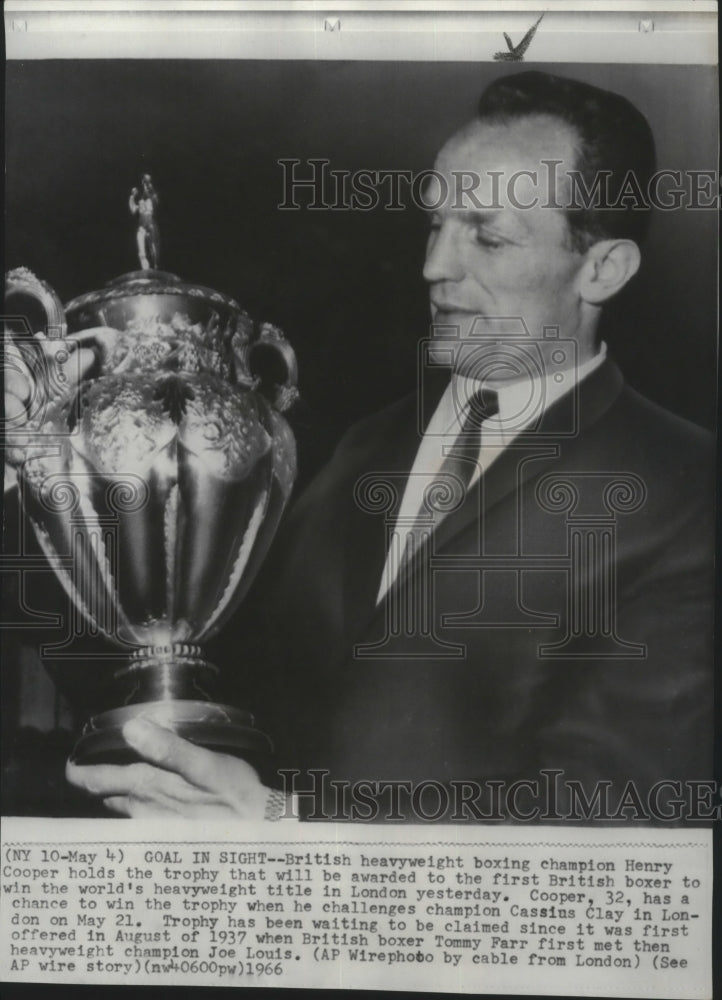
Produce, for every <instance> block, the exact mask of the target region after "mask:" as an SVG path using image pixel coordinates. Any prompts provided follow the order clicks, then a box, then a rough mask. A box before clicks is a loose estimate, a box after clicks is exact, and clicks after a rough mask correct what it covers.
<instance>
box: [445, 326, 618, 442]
mask: <svg viewBox="0 0 722 1000" xmlns="http://www.w3.org/2000/svg"><path fill="white" fill-rule="evenodd" d="M606 357H607V345H606V343H605V342H604V341H602V343H601V344H600V347H599V351H598V352H597V353H596V354H595V355H594V357H592V358H590V359H589V360H588V361H585V362H584V364H582V365H579V366H578V367H577V366H572V367H571V368H562V367H560V369H559V371H556V372H550V373H549V374H548V375H540V374H539V373H538V372H533V373H530V374H529V376H528V377H522V378H519V379H515V380H514V381H513V382H512V381H509V382H500V383H496V384H494V386H493V388H494V391H495V392H496V393H497V397H498V401H499V413H498V415H497V416H495V417H490V418H489V419H488V420H486V421H485V422H484V427H485V428H486V429H487V430H488V431H493V430H497V431H501V432H502V433H504V432H506V433H509V432H511V433H518V432H519V431H520V430H522V429H523V428H524V427H526V426H528V425H529V424H530V423H532V421H534V420H535V419H536V418H537V417H538V416H539V415H540V413H541V412H543V411H544V410H547V409H549V407H550V406H551V405H552V404H553V403H555V402H556V401H557V400H558V399H561V397H562V396H565V395H566V394H567V393H568V392H571V390H572V389H573V388H574V386H575V385H577V384H578V383H579V382H581V381H582V379H585V378H586V377H587V376H588V375H591V373H592V372H593V371H595V370H596V369H597V368H599V367H600V366H601V365H602V364H603V362H604V360H605V359H606ZM482 387H483V383H482V382H481V381H480V380H479V379H475V378H469V377H467V376H464V375H453V376H452V378H451V384H450V385H449V386H448V388H447V391H446V393H445V394H444V400H443V402H444V404H445V406H444V419H443V422H444V425H445V430H446V433H447V434H457V433H458V432H459V427H460V424H461V421H462V419H463V416H464V414H465V412H466V409H467V407H468V403H469V401H470V400H471V398H472V396H473V395H474V394H475V393H477V392H478V391H479V389H480V388H482Z"/></svg>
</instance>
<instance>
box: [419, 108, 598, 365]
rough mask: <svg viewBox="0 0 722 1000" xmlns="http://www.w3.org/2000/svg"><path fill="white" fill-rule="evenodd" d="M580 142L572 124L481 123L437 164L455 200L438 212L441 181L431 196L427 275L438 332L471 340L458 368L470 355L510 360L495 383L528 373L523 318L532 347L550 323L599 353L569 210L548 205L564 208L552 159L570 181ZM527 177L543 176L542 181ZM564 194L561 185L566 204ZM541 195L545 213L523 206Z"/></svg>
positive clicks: (454, 141)
mask: <svg viewBox="0 0 722 1000" xmlns="http://www.w3.org/2000/svg"><path fill="white" fill-rule="evenodd" d="M574 138H575V137H574V133H573V132H572V130H571V129H570V128H569V127H568V126H566V124H565V123H564V122H561V121H559V120H557V119H555V118H552V117H549V116H530V117H529V118H526V119H523V120H520V121H517V122H514V123H510V124H489V123H484V122H478V121H477V122H472V123H471V124H470V125H467V126H466V127H465V128H464V129H462V130H461V131H460V132H458V133H457V134H456V135H455V136H453V137H452V138H451V139H450V140H449V142H447V143H446V145H445V146H444V147H443V148H442V150H441V152H440V153H439V155H438V158H437V161H436V164H435V167H436V170H437V171H438V172H439V173H440V174H442V175H443V176H444V178H445V180H446V183H447V190H448V194H447V195H446V198H445V199H444V202H443V203H442V204H440V205H439V206H438V207H436V208H435V210H433V211H432V210H431V208H432V207H433V206H434V205H435V204H436V203H438V202H439V200H440V198H441V195H442V193H443V186H442V185H441V184H440V182H439V181H438V179H435V178H432V179H431V182H430V184H429V186H428V188H427V191H426V194H425V201H426V204H427V205H428V206H429V216H430V223H431V232H430V234H429V240H428V245H427V249H426V262H425V265H424V277H425V279H426V280H427V281H428V282H429V292H430V300H431V318H432V323H433V324H434V327H435V328H436V331H437V332H438V328H439V327H450V328H452V330H453V329H454V328H455V329H457V330H458V337H459V338H460V340H461V341H462V342H465V343H464V347H463V348H462V350H461V352H457V362H456V363H457V368H458V367H459V359H460V358H461V357H462V356H464V357H466V358H468V357H469V356H471V355H472V354H473V360H474V362H475V365H476V366H477V367H478V364H479V361H480V359H482V365H483V358H484V357H485V356H486V357H487V358H491V356H492V355H494V356H495V357H496V358H497V359H499V358H502V359H503V357H504V356H506V355H509V356H510V357H511V361H510V363H509V365H508V366H505V365H504V363H503V360H502V363H500V364H496V365H495V366H494V377H496V378H499V379H502V380H503V379H508V378H514V377H518V375H519V370H518V365H516V364H515V363H514V360H513V355H514V352H515V351H516V352H517V353H518V349H517V348H516V347H515V346H514V345H516V344H519V343H520V337H519V332H520V331H522V339H523V330H524V328H523V326H521V324H520V322H519V320H520V319H521V320H523V321H524V323H525V324H526V328H527V330H528V333H529V337H527V338H526V340H527V343H528V342H529V338H531V339H533V340H534V341H535V342H536V343H539V342H540V341H541V338H542V337H543V329H544V327H545V326H547V327H548V326H552V327H559V336H560V337H563V338H575V339H577V340H580V341H582V342H581V343H580V347H581V348H582V353H584V351H585V349H588V348H589V346H590V345H588V344H586V343H584V341H585V340H591V339H593V338H592V337H591V336H590V335H589V331H588V330H587V329H586V326H588V322H586V323H585V322H584V320H583V312H582V310H583V303H582V300H581V298H580V295H579V292H578V280H577V279H578V275H579V271H580V269H581V266H582V263H583V260H584V257H583V255H582V254H580V253H578V252H576V251H575V250H574V249H573V247H572V244H571V239H570V234H569V228H568V222H567V219H566V216H565V215H564V213H563V211H562V210H561V209H560V208H553V207H543V204H544V202H545V201H547V202H549V201H550V202H552V204H553V203H554V197H553V195H554V191H552V194H551V196H550V195H549V194H548V190H547V188H548V185H547V178H548V177H549V176H550V175H551V176H552V177H553V174H554V167H553V166H545V164H544V163H543V162H542V161H543V160H557V161H558V160H561V161H562V162H561V163H560V164H559V165H558V166H557V167H556V172H557V175H558V177H559V178H560V179H561V180H560V184H561V181H563V178H564V177H565V174H566V171H568V170H571V169H573V168H574V165H575V151H574ZM519 171H532V172H536V174H537V179H536V181H534V180H533V179H531V178H530V177H529V176H528V175H526V174H519ZM514 175H518V176H517V177H516V180H512V178H514ZM462 188H466V189H469V188H472V191H471V192H468V191H467V192H466V193H465V192H463V191H462ZM564 194H565V192H564V189H563V186H558V187H557V188H556V194H555V196H556V200H557V202H558V203H559V204H563V203H564ZM534 199H536V201H537V202H538V205H537V207H534V208H523V207H520V206H523V205H525V204H529V203H530V202H532V201H533V200H534ZM479 203H480V204H481V205H482V206H484V207H479ZM515 203H516V204H515ZM486 206H492V207H486ZM442 336H443V334H442ZM467 344H468V346H467ZM550 346H551V345H550ZM505 348H508V350H505ZM544 351H545V347H544V345H543V343H542V352H544ZM507 369H508V370H507Z"/></svg>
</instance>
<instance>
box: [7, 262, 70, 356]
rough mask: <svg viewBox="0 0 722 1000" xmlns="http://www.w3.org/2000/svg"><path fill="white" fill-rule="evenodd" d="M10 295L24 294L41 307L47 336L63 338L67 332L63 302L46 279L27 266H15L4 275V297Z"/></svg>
mask: <svg viewBox="0 0 722 1000" xmlns="http://www.w3.org/2000/svg"><path fill="white" fill-rule="evenodd" d="M11 295H26V296H27V297H28V298H31V299H35V301H36V302H39V303H40V305H41V306H42V307H43V310H44V312H45V317H46V321H47V323H46V326H47V337H48V338H49V339H56V340H58V339H59V340H64V339H65V337H66V335H67V332H68V324H67V322H66V319H65V310H64V309H63V303H62V302H61V301H60V299H59V298H58V296H57V293H56V292H55V291H54V290H53V289H52V288H51V287H50V285H49V284H48V283H47V281H41V280H40V278H37V277H36V276H35V275H34V274H33V272H32V271H31V270H30V269H29V268H27V267H16V268H15V269H14V270H13V271H8V273H7V274H6V275H5V299H6V308H7V299H8V298H9V296H11Z"/></svg>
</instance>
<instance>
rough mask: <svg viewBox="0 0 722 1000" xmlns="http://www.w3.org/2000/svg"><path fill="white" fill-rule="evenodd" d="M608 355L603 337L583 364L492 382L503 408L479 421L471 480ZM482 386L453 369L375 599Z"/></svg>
mask: <svg viewBox="0 0 722 1000" xmlns="http://www.w3.org/2000/svg"><path fill="white" fill-rule="evenodd" d="M606 355H607V345H606V344H604V343H602V345H601V347H600V350H599V352H598V353H597V354H595V355H594V357H593V358H590V359H589V361H586V362H585V363H584V364H582V365H579V367H573V368H567V369H562V370H560V371H558V372H552V373H550V374H548V375H546V376H543V377H538V376H535V375H532V374H531V373H530V374H529V375H528V377H522V378H519V379H514V380H510V381H499V382H488V383H487V386H488V388H489V389H493V391H494V392H496V394H497V400H498V404H499V412H498V413H497V415H496V416H494V417H489V418H488V419H486V420H485V421H484V422H483V423H482V425H481V433H480V440H481V444H480V448H479V457H478V462H477V467H476V469H475V470H474V472H473V474H472V477H471V481H470V483H469V486H473V484H474V483H475V482H476V481H477V480H478V479H479V477H480V476H481V475H482V473H484V472H486V471H487V469H489V467H490V466H491V465H492V464H493V463H494V462H495V461H496V460H497V458H498V457H499V455H501V453H502V452H503V451H504V449H505V448H507V447H508V446H509V444H510V443H511V442H512V441H513V440H514V438H515V437H516V436H517V435H518V434H520V433H521V431H523V430H524V428H526V427H528V426H529V425H530V424H532V423H533V422H534V421H535V420H537V419H538V418H539V415H540V414H541V413H542V412H543V411H544V410H547V409H548V408H549V407H550V406H551V405H552V403H555V402H556V401H557V400H558V399H560V398H561V397H562V396H564V395H566V394H567V393H568V392H571V390H572V389H573V388H574V386H575V385H577V384H578V383H579V382H581V380H582V379H584V378H586V377H587V376H588V375H590V374H591V373H592V372H593V371H594V370H595V369H596V368H598V367H599V366H600V365H601V364H602V362H603V361H604V359H605V357H606ZM481 388H482V383H481V382H479V381H478V380H477V379H473V378H466V377H464V376H463V375H453V376H452V377H451V381H450V383H449V385H448V386H447V388H446V391H445V392H444V394H443V396H442V397H441V400H440V401H439V404H438V406H437V407H436V410H435V411H434V413H433V416H432V417H431V420H430V421H429V424H428V426H427V428H426V431H425V432H424V436H423V438H422V439H421V443H420V445H419V450H418V451H417V453H416V459H415V460H414V464H413V466H412V468H411V472H410V474H409V478H408V479H407V481H406V487H405V490H404V495H403V498H402V500H401V505H400V507H399V511H398V514H397V520H396V527H395V530H394V534H393V535H392V539H391V545H390V547H389V551H388V553H387V555H386V565H385V566H384V570H383V573H382V576H381V584H380V587H379V592H378V596H377V598H376V603H377V604H379V603H380V602H381V600H382V599H383V598H384V596H385V595H386V593H387V592H388V590H389V588H390V587H391V586H392V584H393V582H394V580H395V579H396V576H397V575H398V571H399V567H400V565H401V563H402V561H403V560H402V558H401V557H400V554H401V553H403V552H404V550H405V547H406V544H407V535H408V534H409V532H410V531H411V530H412V526H413V523H414V519H415V518H416V516H417V514H418V513H419V511H420V510H421V509H422V506H423V501H424V491H425V490H426V489H427V488H428V486H429V484H430V483H431V482H433V480H434V477H435V476H436V475H437V473H438V472H439V470H440V469H441V466H442V463H443V461H444V458H445V457H446V455H447V453H448V452H449V450H450V449H451V447H452V446H453V445H454V443H455V442H456V439H457V438H458V436H459V434H460V432H461V427H462V424H463V422H464V419H465V417H466V414H467V412H468V410H469V406H470V404H471V400H472V397H473V396H474V395H475V394H476V393H478V391H479V390H480V389H481Z"/></svg>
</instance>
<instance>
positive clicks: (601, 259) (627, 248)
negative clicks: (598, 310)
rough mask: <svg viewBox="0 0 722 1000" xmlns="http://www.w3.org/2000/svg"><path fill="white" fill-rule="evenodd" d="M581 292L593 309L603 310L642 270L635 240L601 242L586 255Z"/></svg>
mask: <svg viewBox="0 0 722 1000" xmlns="http://www.w3.org/2000/svg"><path fill="white" fill-rule="evenodd" d="M585 256H586V260H585V261H584V265H583V267H582V269H581V272H580V284H579V292H580V294H581V297H582V299H583V300H584V301H585V302H588V303H589V304H590V305H594V306H601V305H603V304H604V303H605V302H606V301H607V299H611V298H612V296H613V295H616V294H617V292H619V291H620V290H621V289H622V288H624V286H625V285H626V284H627V282H628V281H630V280H631V279H632V278H633V277H634V275H635V274H636V273H637V271H638V270H639V265H640V264H641V262H642V254H641V253H640V250H639V247H638V246H637V244H636V243H635V242H634V241H633V240H600V241H599V242H598V243H594V244H593V245H592V246H591V247H590V248H589V249H588V250H587V252H586V255H585Z"/></svg>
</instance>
